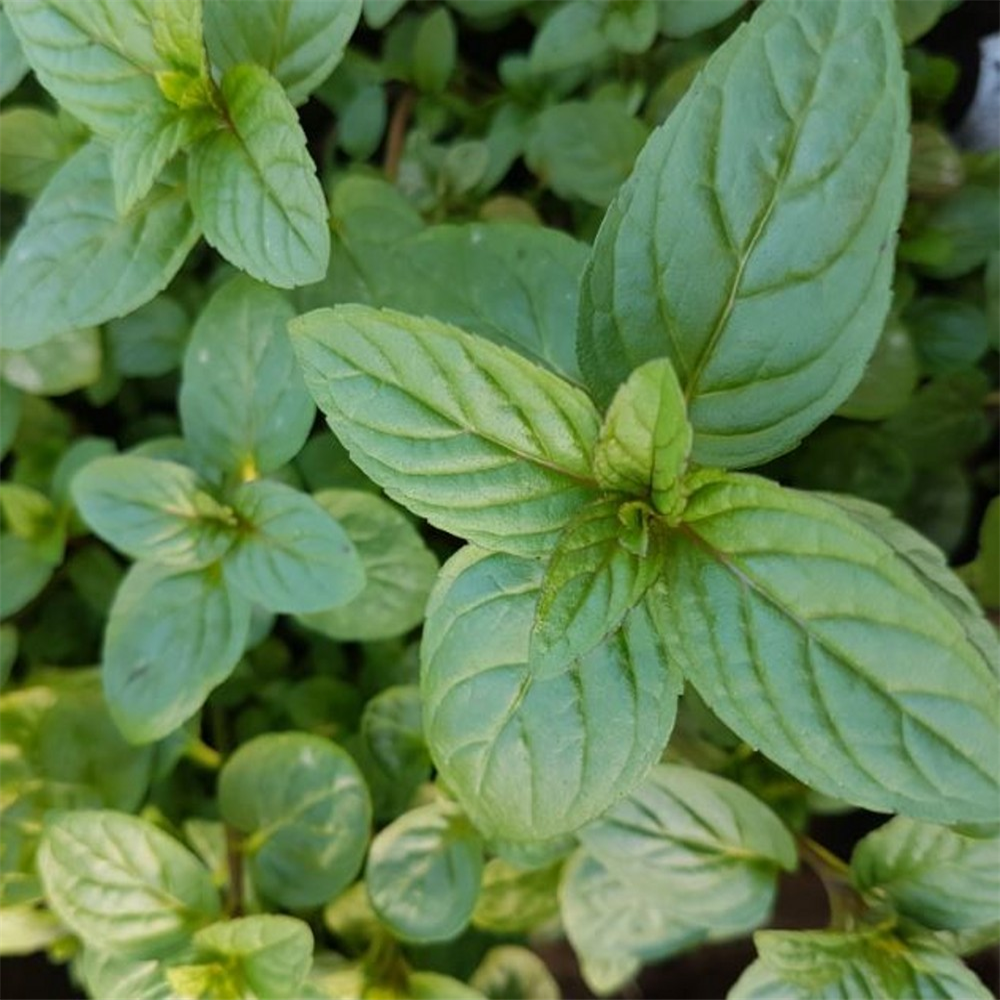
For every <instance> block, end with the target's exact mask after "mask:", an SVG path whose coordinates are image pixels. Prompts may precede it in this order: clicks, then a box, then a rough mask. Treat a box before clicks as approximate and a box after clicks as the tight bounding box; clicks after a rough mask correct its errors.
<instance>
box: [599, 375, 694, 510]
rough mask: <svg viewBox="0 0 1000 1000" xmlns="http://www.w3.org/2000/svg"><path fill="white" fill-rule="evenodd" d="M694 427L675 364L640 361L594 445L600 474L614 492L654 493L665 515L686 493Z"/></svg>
mask: <svg viewBox="0 0 1000 1000" xmlns="http://www.w3.org/2000/svg"><path fill="white" fill-rule="evenodd" d="M691 439H692V431H691V425H690V424H689V423H688V421H687V415H686V413H685V405H684V394H683V392H682V391H681V387H680V385H679V384H678V382H677V375H676V374H675V373H674V369H673V365H671V364H670V362H669V361H668V360H667V359H666V358H658V359H656V360H654V361H648V362H646V364H644V365H640V367H638V368H637V369H636V370H635V371H634V372H632V374H631V375H630V376H629V377H628V380H627V381H626V382H625V384H624V385H623V386H622V387H621V388H620V389H619V390H618V392H617V393H616V394H615V398H614V399H613V400H612V401H611V406H610V407H609V408H608V412H607V415H606V416H605V418H604V424H603V425H602V426H601V433H600V436H599V437H598V439H597V447H596V448H595V449H594V472H595V473H596V475H597V479H598V482H599V483H600V484H601V485H602V486H604V487H606V488H607V489H609V490H620V491H621V492H623V493H632V494H635V495H636V496H644V497H645V496H648V497H651V498H652V500H653V506H654V507H656V509H657V510H658V511H660V512H661V513H664V514H669V513H671V512H672V508H673V507H674V506H675V505H676V503H677V501H678V499H679V494H680V477H681V474H682V473H683V471H684V467H685V466H686V465H687V460H688V455H689V454H690V453H691Z"/></svg>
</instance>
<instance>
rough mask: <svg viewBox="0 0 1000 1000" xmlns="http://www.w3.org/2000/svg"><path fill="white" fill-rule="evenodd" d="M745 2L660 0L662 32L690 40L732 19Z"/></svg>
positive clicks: (657, 6) (741, 0)
mask: <svg viewBox="0 0 1000 1000" xmlns="http://www.w3.org/2000/svg"><path fill="white" fill-rule="evenodd" d="M744 2H745V0H660V2H659V3H658V4H657V5H656V11H657V13H658V14H659V20H660V31H662V32H663V34H665V35H669V36H670V37H671V38H688V37H690V36H691V35H696V34H697V33H698V32H699V31H706V30H707V29H708V28H713V27H715V25H717V24H719V23H720V22H722V21H724V20H725V19H726V18H727V17H730V16H731V15H732V14H734V13H735V12H736V11H738V10H739V9H740V7H742V6H743V4H744Z"/></svg>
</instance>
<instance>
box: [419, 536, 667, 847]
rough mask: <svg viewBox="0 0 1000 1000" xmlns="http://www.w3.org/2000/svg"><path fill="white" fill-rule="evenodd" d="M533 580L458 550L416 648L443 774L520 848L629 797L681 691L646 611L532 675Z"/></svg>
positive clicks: (502, 563)
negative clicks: (557, 664) (579, 652)
mask: <svg viewBox="0 0 1000 1000" xmlns="http://www.w3.org/2000/svg"><path fill="white" fill-rule="evenodd" d="M542 575H543V566H542V565H541V564H540V563H538V562H536V561H534V560H528V559H518V558H516V557H513V556H509V555H505V554H496V553H487V552H483V551H482V550H479V549H476V548H475V547H472V546H469V547H467V548H465V549H462V550H461V551H460V552H459V553H458V554H457V555H455V556H453V557H452V559H451V560H449V562H448V563H447V564H446V565H445V566H444V568H443V569H442V571H441V576H440V577H439V580H438V584H437V587H436V588H435V590H434V592H433V593H432V595H431V600H430V604H429V606H428V612H427V623H426V625H425V629H424V638H423V643H422V645H421V693H422V696H423V699H424V726H425V731H426V734H427V741H428V745H429V746H430V750H431V756H432V757H433V758H434V761H435V763H436V765H437V768H438V772H439V774H440V776H441V777H442V778H443V780H445V781H446V782H447V783H448V785H449V787H450V788H452V789H453V790H454V792H455V794H456V796H457V797H458V799H459V801H460V802H461V803H462V805H463V807H464V808H465V809H466V811H467V812H468V813H469V815H470V816H471V817H472V819H473V821H474V822H475V824H476V826H477V827H479V829H480V830H482V831H483V833H484V834H486V835H488V836H497V837H502V838H506V839H508V840H511V841H518V842H525V841H539V840H544V839H547V838H552V837H556V836H559V835H561V834H564V833H568V832H569V831H572V830H574V829H576V828H577V827H579V826H581V825H582V824H583V823H585V822H587V820H589V819H592V818H593V817H594V816H596V815H598V814H599V813H601V812H603V811H604V810H605V809H606V808H608V806H610V805H611V804H612V803H613V802H614V801H615V800H616V799H618V798H619V797H620V796H622V795H625V794H627V793H628V791H629V790H630V788H631V787H633V786H634V785H635V784H636V783H637V782H638V781H639V780H640V779H641V778H642V777H643V776H644V775H645V773H646V771H647V770H648V769H649V766H650V765H651V763H652V762H653V761H654V760H655V759H656V758H657V757H658V756H659V754H660V752H661V751H662V749H663V744H664V742H665V741H666V739H667V736H668V735H669V733H670V729H671V727H672V725H673V718H674V713H675V710H676V699H677V695H678V693H679V689H680V682H679V678H678V676H677V672H676V670H675V669H674V667H673V665H672V664H671V663H670V661H669V660H668V658H667V649H666V639H665V637H664V636H663V635H661V634H660V632H659V630H658V627H657V623H656V621H655V619H654V618H653V616H652V614H651V612H650V609H649V607H648V605H647V603H646V602H642V603H640V604H638V605H637V606H636V607H635V608H634V609H633V610H632V611H631V612H629V614H628V615H626V616H625V617H624V619H623V621H622V624H621V627H620V628H619V629H618V630H617V631H616V632H615V633H613V634H611V635H609V637H608V639H607V640H606V641H605V642H603V643H601V644H599V645H598V646H596V647H594V648H593V649H591V650H589V651H588V652H587V653H586V654H585V655H583V656H580V657H578V658H576V659H567V660H566V662H565V664H564V666H563V670H562V671H561V672H556V671H555V670H554V669H551V668H550V669H549V670H547V671H546V675H545V676H539V675H538V673H537V671H536V670H535V668H534V666H533V665H532V664H531V662H530V660H529V657H528V646H529V638H530V634H531V626H532V622H533V621H534V619H535V609H536V605H537V603H538V593H539V591H540V589H541V586H542Z"/></svg>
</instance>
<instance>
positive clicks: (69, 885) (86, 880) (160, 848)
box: [38, 811, 220, 958]
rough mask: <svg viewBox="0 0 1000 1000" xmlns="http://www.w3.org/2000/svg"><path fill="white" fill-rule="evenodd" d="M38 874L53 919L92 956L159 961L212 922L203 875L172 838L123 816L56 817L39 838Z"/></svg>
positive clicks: (209, 888) (215, 904) (210, 891)
mask: <svg viewBox="0 0 1000 1000" xmlns="http://www.w3.org/2000/svg"><path fill="white" fill-rule="evenodd" d="M38 871H39V873H40V875H41V877H42V884H43V885H44V886H45V896H46V899H47V901H48V903H49V905H50V906H51V907H52V909H54V910H55V912H56V914H57V915H58V916H59V919H60V920H62V922H63V923H64V924H66V926H67V927H69V928H70V929H71V930H73V931H74V933H76V934H79V935H80V937H81V938H83V940H84V943H85V944H87V945H90V946H92V947H95V948H105V949H114V950H115V951H117V952H119V953H125V954H129V955H133V956H135V957H137V958H155V957H159V956H162V955H166V954H168V953H169V952H171V951H173V950H174V949H176V948H177V947H178V946H179V945H183V944H184V943H185V941H186V940H187V939H188V937H189V935H190V934H191V933H192V932H193V931H194V930H196V929H197V928H198V926H199V925H201V924H206V923H209V922H210V921H211V920H212V919H213V918H215V917H217V916H218V915H219V909H220V907H219V897H218V893H217V892H216V889H215V886H214V885H213V884H212V879H211V877H210V876H209V873H208V869H207V868H204V867H203V866H202V865H201V863H200V862H199V861H198V860H197V859H196V858H195V857H194V855H193V854H191V853H190V852H189V851H188V850H187V849H186V848H184V847H181V845H180V844H178V843H177V841H176V840H174V839H173V837H170V836H168V835H167V834H165V833H164V832H163V831H162V830H159V829H157V828H156V827H155V826H153V825H152V824H150V823H146V822H144V821H143V820H140V819H136V818H135V817H134V816H126V815H124V814H123V813H115V812H103V811H93V812H89V811H79V812H70V813H62V814H59V815H57V816H56V817H55V818H54V819H52V820H50V821H49V822H48V824H47V825H46V828H45V832H44V833H43V834H42V842H41V845H40V847H39V851H38Z"/></svg>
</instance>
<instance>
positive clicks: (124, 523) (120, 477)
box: [72, 455, 236, 569]
mask: <svg viewBox="0 0 1000 1000" xmlns="http://www.w3.org/2000/svg"><path fill="white" fill-rule="evenodd" d="M72 493H73V501H74V503H75V504H76V507H77V510H78V511H79V512H80V516H81V517H82V518H83V519H84V520H85V521H86V522H87V524H88V525H89V526H90V528H91V529H92V530H93V531H94V532H95V533H96V534H97V535H99V536H100V537H101V538H103V539H104V540H105V541H106V542H108V543H109V544H110V545H113V546H114V547H115V548H116V549H118V550H119V551H120V552H124V553H125V554H126V555H128V556H131V557H132V558H133V559H153V560H155V561H156V562H159V563H163V564H165V565H169V566H174V567H178V568H184V569H196V568H198V567H200V566H207V565H208V564H209V563H211V562H214V561H215V560H217V559H219V558H220V557H221V556H222V555H224V554H225V553H226V552H227V551H228V550H229V549H230V548H231V546H232V545H233V542H234V540H235V538H236V515H235V514H234V513H233V511H232V510H231V509H230V508H229V507H226V506H224V505H222V504H220V503H219V502H218V501H217V500H215V499H214V498H213V497H212V496H211V495H210V494H208V493H206V492H205V491H204V490H203V489H201V488H200V484H199V480H198V477H197V475H196V474H195V473H194V471H193V470H191V469H189V468H188V467H187V466H186V465H178V464H177V463H176V462H165V461H161V460H159V459H155V458H140V457H138V456H135V455H112V456H108V457H107V458H97V459H95V460H94V461H93V462H89V463H88V464H87V465H86V466H84V468H83V469H81V470H80V472H79V473H77V475H76V477H75V478H74V479H73V485H72Z"/></svg>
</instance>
